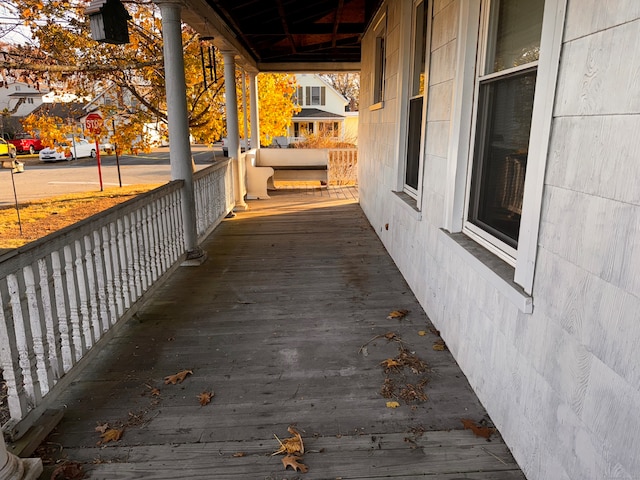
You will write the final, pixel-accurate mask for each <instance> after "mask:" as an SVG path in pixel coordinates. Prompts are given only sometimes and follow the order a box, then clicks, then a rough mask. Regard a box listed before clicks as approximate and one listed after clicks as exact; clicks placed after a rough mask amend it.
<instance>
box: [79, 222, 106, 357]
mask: <svg viewBox="0 0 640 480" xmlns="http://www.w3.org/2000/svg"><path fill="white" fill-rule="evenodd" d="M83 240H84V262H83V265H84V273H85V278H86V297H87V305H88V310H89V322H88V323H89V325H90V326H91V333H92V337H91V338H92V343H91V344H92V345H94V344H95V343H96V342H97V341H98V340H100V337H101V336H102V328H100V314H99V313H98V291H97V286H96V284H97V278H96V270H95V267H96V265H95V259H94V257H93V243H92V241H91V235H85V236H84V238H83Z"/></svg>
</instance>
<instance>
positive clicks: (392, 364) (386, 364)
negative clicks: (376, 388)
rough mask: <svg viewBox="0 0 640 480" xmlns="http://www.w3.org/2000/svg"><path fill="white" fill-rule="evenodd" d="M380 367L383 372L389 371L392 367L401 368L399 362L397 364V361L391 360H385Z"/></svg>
mask: <svg viewBox="0 0 640 480" xmlns="http://www.w3.org/2000/svg"><path fill="white" fill-rule="evenodd" d="M380 365H382V366H383V367H384V369H385V372H388V371H389V370H390V369H392V368H394V367H395V368H398V367H400V366H401V364H400V362H398V361H397V360H394V359H393V358H387V359H386V360H384V361H383V362H381V363H380Z"/></svg>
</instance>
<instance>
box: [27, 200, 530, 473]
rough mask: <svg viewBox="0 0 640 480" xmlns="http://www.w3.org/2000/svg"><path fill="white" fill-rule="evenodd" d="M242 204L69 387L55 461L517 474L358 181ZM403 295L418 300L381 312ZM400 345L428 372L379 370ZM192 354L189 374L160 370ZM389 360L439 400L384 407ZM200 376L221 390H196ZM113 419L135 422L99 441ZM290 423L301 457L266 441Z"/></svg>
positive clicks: (179, 365)
mask: <svg viewBox="0 0 640 480" xmlns="http://www.w3.org/2000/svg"><path fill="white" fill-rule="evenodd" d="M249 205H250V209H249V210H248V211H246V212H241V213H238V214H237V216H236V217H235V218H232V219H228V220H225V221H224V222H223V223H222V225H221V226H220V227H219V228H218V229H217V230H216V231H215V232H214V233H213V234H212V235H211V237H210V238H209V240H208V241H207V242H206V243H205V245H204V248H205V249H206V250H207V253H208V260H207V261H206V262H205V264H203V265H202V266H200V267H183V268H180V269H179V270H178V271H177V273H175V274H173V275H172V277H171V278H170V280H169V281H168V282H167V283H166V284H164V285H163V287H162V288H161V289H160V291H159V293H158V294H157V295H156V296H155V297H154V299H153V301H151V302H149V303H148V304H147V305H146V307H145V308H144V309H143V311H141V312H140V313H139V314H138V315H137V316H136V317H135V318H134V319H132V320H131V321H129V322H128V324H127V325H125V326H124V327H123V328H122V329H120V331H119V333H118V335H117V336H116V338H115V339H114V340H112V341H111V343H110V344H109V345H108V346H107V347H106V348H105V350H104V351H103V352H102V353H101V354H100V358H99V361H97V362H94V364H92V365H91V366H89V367H88V368H87V369H86V370H85V372H84V373H83V374H82V377H81V378H80V379H79V381H77V382H75V383H74V384H73V385H72V387H71V388H70V389H69V390H68V391H67V392H66V394H65V396H64V398H62V399H61V402H60V405H61V406H62V405H64V406H65V408H66V411H65V415H64V418H63V420H62V422H61V423H60V424H59V425H58V427H57V429H56V430H55V431H54V432H53V433H52V434H51V435H50V436H49V437H48V438H47V440H46V442H45V443H44V444H43V446H42V447H41V450H40V452H39V453H40V454H41V455H42V456H44V457H45V460H46V459H47V458H49V457H51V458H67V459H69V460H72V461H78V462H82V463H84V468H85V470H86V471H88V472H89V475H88V478H94V479H109V480H114V479H141V478H144V479H176V478H182V479H273V480H275V479H278V480H282V479H298V478H299V479H338V478H341V479H376V478H394V479H415V478H434V479H435V478H437V479H449V480H454V479H461V478H472V479H485V480H489V479H491V480H506V479H524V476H523V474H522V473H521V472H520V470H519V469H518V466H517V465H516V464H515V462H514V460H513V458H512V457H511V454H510V452H509V450H508V449H507V448H506V446H505V445H504V443H503V442H502V440H501V438H500V437H499V435H497V434H496V435H494V436H493V437H492V438H491V441H487V440H486V439H484V438H481V437H477V436H475V435H474V434H473V433H472V432H471V430H463V428H462V427H463V425H462V422H461V420H462V419H464V418H468V419H472V420H474V421H476V422H479V421H481V420H484V421H487V420H488V418H487V416H486V412H485V411H484V409H483V408H482V406H481V404H480V403H479V401H478V399H477V398H476V396H475V395H474V394H473V392H472V391H471V389H470V387H469V385H468V383H467V381H466V379H465V377H464V376H463V374H462V373H461V371H460V370H459V368H458V366H457V364H456V363H455V361H454V360H453V358H452V356H451V354H450V353H449V352H448V351H446V350H445V351H438V350H435V349H434V348H433V346H434V344H435V343H437V342H438V340H439V337H438V336H437V334H436V333H434V332H433V331H431V330H430V329H432V325H431V324H430V322H429V320H428V318H427V317H426V315H425V313H424V312H423V310H422V309H421V307H420V306H419V304H418V303H417V301H416V299H415V298H414V296H413V294H412V293H411V291H410V290H409V288H408V286H407V284H406V283H405V282H404V280H403V278H402V276H401V275H400V273H399V272H398V270H397V268H396V267H395V265H394V263H393V262H392V260H391V259H390V257H389V256H388V255H387V253H386V252H385V250H384V248H383V247H382V244H381V243H380V242H379V240H378V238H377V237H376V235H375V233H374V232H373V231H372V230H371V227H370V226H369V224H368V223H367V221H366V219H365V217H364V215H363V213H362V211H361V210H360V207H359V205H358V204H357V195H356V192H355V189H354V188H330V189H314V188H306V189H298V190H282V191H277V192H275V193H274V195H273V197H272V199H271V200H258V201H251V202H249ZM398 309H406V310H409V313H408V314H407V316H406V317H405V318H403V319H401V320H397V319H394V320H389V319H387V316H388V315H389V313H390V312H391V311H393V310H398ZM385 335H387V337H389V338H390V339H388V338H387V337H385ZM402 346H405V347H406V348H407V349H408V351H409V352H415V355H416V357H419V359H420V360H421V361H423V362H424V363H425V364H426V365H427V367H428V371H427V372H426V373H423V374H422V373H418V374H416V373H414V372H412V371H411V369H410V368H408V367H405V368H404V369H403V370H402V372H400V373H399V372H398V371H394V369H393V368H392V369H391V371H390V372H389V373H387V374H385V370H384V368H383V367H382V366H381V365H380V364H381V362H383V361H384V360H385V359H391V358H394V357H396V356H397V355H398V354H399V351H400V348H401V347H402ZM414 360H415V359H414ZM185 369H188V370H192V371H193V374H192V375H189V376H188V377H187V378H186V379H185V381H184V382H183V383H181V384H177V385H165V384H164V381H163V379H164V378H165V377H166V376H168V375H172V374H175V373H177V372H179V371H182V370H185ZM386 377H388V378H389V379H390V380H389V381H388V383H387V385H388V386H389V385H391V384H393V385H395V386H396V387H397V388H396V392H398V391H399V390H400V386H402V385H405V384H407V383H408V384H412V385H415V384H417V383H419V382H420V380H422V379H423V378H426V379H427V380H428V381H427V383H426V386H425V387H424V393H425V394H426V395H427V396H428V399H427V400H426V401H424V402H421V403H414V404H412V405H408V404H406V403H405V401H404V400H403V399H402V398H399V399H397V400H398V403H399V404H400V406H399V407H398V408H388V407H387V405H386V404H387V402H388V401H392V400H394V399H393V398H390V399H389V398H383V396H382V395H381V390H382V388H383V386H384V385H385V378H386ZM154 388H155V389H158V390H159V395H154V394H153V393H154V391H153V390H152V389H154ZM206 391H213V392H214V393H215V396H214V398H213V399H212V401H211V403H210V404H209V405H206V406H200V404H199V402H198V399H197V398H196V397H197V395H198V394H200V393H202V392H206ZM155 393H157V392H155ZM401 397H402V396H401ZM404 398H405V399H407V398H408V395H407V394H405V395H404ZM105 423H108V424H109V425H110V426H112V427H124V428H125V430H124V434H123V435H122V438H121V439H120V440H119V441H117V442H109V443H106V444H105V445H97V443H98V442H99V441H100V433H99V432H96V430H95V428H96V426H99V425H104V424H105ZM290 425H295V426H296V428H297V429H298V430H299V431H300V432H301V434H302V437H303V440H304V442H305V447H306V454H305V456H304V464H306V465H307V466H308V467H309V471H308V472H307V473H301V472H294V471H292V470H291V469H289V470H286V471H285V470H284V468H283V465H282V463H281V458H282V457H281V456H272V455H271V454H272V453H273V452H274V451H276V450H277V449H278V447H279V444H278V442H277V440H276V439H275V437H274V435H277V436H278V437H279V438H280V439H284V438H287V437H289V436H290V434H289V433H288V432H287V427H288V426H290ZM45 471H46V472H47V471H48V472H49V473H48V474H49V475H50V474H51V471H52V468H51V467H49V468H48V469H47V470H45ZM42 478H49V477H47V476H44V475H43V477H42Z"/></svg>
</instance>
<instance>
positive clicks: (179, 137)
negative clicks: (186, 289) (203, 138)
mask: <svg viewBox="0 0 640 480" xmlns="http://www.w3.org/2000/svg"><path fill="white" fill-rule="evenodd" d="M155 2H156V3H157V4H158V5H159V6H160V13H161V15H162V38H163V43H164V47H163V48H164V73H165V88H166V92H167V117H168V121H169V161H170V163H171V179H172V180H183V181H184V187H183V189H182V220H183V226H184V243H185V248H186V250H187V262H186V263H185V264H190V265H195V264H200V263H201V262H202V261H204V253H203V252H202V250H201V249H200V247H198V235H197V231H196V204H195V197H194V193H193V160H192V157H191V145H190V144H189V117H188V114H187V87H186V82H185V79H184V57H183V49H182V29H181V22H180V10H181V3H179V2H177V1H174V0H155Z"/></svg>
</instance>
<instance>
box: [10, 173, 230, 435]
mask: <svg viewBox="0 0 640 480" xmlns="http://www.w3.org/2000/svg"><path fill="white" fill-rule="evenodd" d="M182 186H183V182H182V181H176V182H171V183H169V184H167V185H164V186H162V187H160V188H157V189H155V190H153V191H151V192H148V193H146V194H143V195H140V196H138V197H136V198H135V199H132V200H130V201H128V202H126V203H123V204H121V205H117V206H115V207H113V208H111V209H109V210H107V211H105V212H102V213H101V214H98V215H95V216H93V217H91V218H89V219H86V220H84V221H82V222H79V223H77V224H75V225H72V226H70V227H67V228H65V229H63V230H61V231H59V232H56V233H53V234H51V235H48V236H47V237H44V238H42V239H40V240H38V241H36V242H33V243H30V244H28V245H27V246H25V247H23V248H20V249H17V250H16V251H14V252H11V253H10V254H7V255H5V256H3V257H0V368H1V369H2V370H3V376H4V379H5V381H6V383H7V387H8V405H9V411H10V415H11V420H10V422H9V424H8V425H6V426H5V430H7V431H9V433H10V434H13V435H15V436H17V437H19V436H20V435H22V434H23V433H24V431H25V430H26V429H27V428H29V426H30V425H31V424H32V423H33V421H34V420H35V419H37V418H38V417H39V416H40V415H41V414H42V412H44V410H45V409H46V408H48V405H50V404H51V401H53V400H55V397H56V396H57V394H58V392H60V391H62V389H64V388H65V386H66V385H68V384H69V383H70V382H71V381H72V380H73V377H74V376H75V373H76V372H78V371H79V370H81V368H82V366H83V365H87V364H88V362H90V359H91V358H92V357H93V356H95V355H96V354H97V351H98V350H99V349H97V348H95V347H96V346H97V345H98V341H99V340H102V343H101V344H100V345H103V344H104V343H105V342H106V341H107V338H108V337H110V336H112V334H113V330H112V329H113V327H114V326H116V324H117V323H118V322H120V321H121V320H122V319H124V318H128V317H130V316H131V315H132V314H133V313H135V311H136V310H137V309H138V308H139V305H140V304H141V303H142V301H141V300H142V299H143V297H145V296H146V295H148V294H150V293H151V292H152V291H153V290H154V288H155V287H156V286H157V285H159V283H160V282H159V281H160V280H162V279H163V277H164V276H166V275H167V274H168V273H170V272H171V271H172V270H173V269H175V268H177V267H178V266H179V264H180V261H181V260H182V259H183V258H184V256H185V247H184V240H183V222H182V213H181V212H182V205H181V188H182ZM194 194H195V198H196V199H197V200H196V217H197V224H198V227H197V230H198V234H199V235H202V236H204V235H206V234H207V232H210V231H211V230H212V229H213V226H215V225H217V224H218V223H219V222H220V221H221V220H222V218H224V216H225V215H226V214H227V213H228V212H229V211H231V209H232V208H233V191H232V182H231V167H230V164H229V162H222V163H220V164H218V165H214V166H211V167H209V168H207V169H205V170H202V171H200V172H198V173H197V174H195V175H194ZM121 323H122V322H121ZM18 422H19V423H18Z"/></svg>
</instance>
